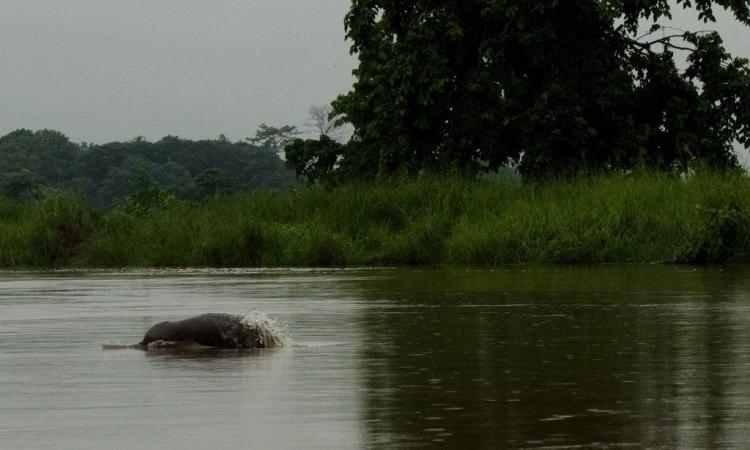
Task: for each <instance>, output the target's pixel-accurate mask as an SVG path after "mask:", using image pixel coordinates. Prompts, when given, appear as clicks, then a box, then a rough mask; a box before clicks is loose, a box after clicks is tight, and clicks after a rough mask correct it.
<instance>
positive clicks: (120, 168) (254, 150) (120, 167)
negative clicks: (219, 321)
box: [0, 130, 294, 207]
mask: <svg viewBox="0 0 750 450" xmlns="http://www.w3.org/2000/svg"><path fill="white" fill-rule="evenodd" d="M276 151H277V148H274V147H273V145H272V144H269V143H266V142H263V141H262V140H254V141H253V143H251V142H230V141H229V140H227V139H225V138H223V137H220V138H219V139H214V140H200V141H191V140H187V139H181V138H179V137H174V136H167V137H165V138H163V139H161V140H159V141H157V142H148V141H146V140H145V139H142V138H136V139H133V140H131V141H128V142H112V143H108V144H104V145H93V144H76V143H73V142H71V141H70V140H69V139H68V138H67V137H66V136H65V135H64V134H62V133H60V132H58V131H52V130H41V131H36V132H33V131H29V130H17V131H13V132H11V133H9V134H7V135H6V136H3V137H2V138H0V195H5V196H7V197H11V198H14V199H28V198H39V197H41V196H43V195H44V194H45V193H49V192H54V191H72V192H74V193H75V194H77V195H79V196H81V197H82V198H84V199H86V200H88V201H89V202H91V203H92V204H94V205H96V206H99V207H109V206H112V205H113V204H115V203H117V202H119V201H122V200H123V199H125V198H126V197H128V196H130V195H137V194H139V193H140V194H143V192H156V193H158V194H161V195H173V196H175V197H177V198H184V199H195V200H201V199H204V198H207V197H213V196H215V195H217V194H219V195H220V194H231V193H240V192H246V191H250V190H252V189H254V188H258V187H280V186H283V185H285V184H287V183H290V182H293V180H294V175H293V173H292V172H291V171H289V170H288V169H287V168H286V167H285V165H284V162H283V161H282V160H281V158H279V156H278V155H277V153H276Z"/></svg>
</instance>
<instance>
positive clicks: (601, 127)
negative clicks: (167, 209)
mask: <svg viewBox="0 0 750 450" xmlns="http://www.w3.org/2000/svg"><path fill="white" fill-rule="evenodd" d="M749 5H750V2H748V1H734V0H719V1H710V0H694V1H690V0H677V1H673V2H669V1H667V0H601V1H594V0H556V1H544V2H528V1H519V0H353V1H352V6H351V10H350V11H349V14H348V15H347V17H346V21H345V23H346V29H347V38H348V39H349V40H350V41H351V43H352V47H351V51H352V52H353V53H354V54H356V55H358V57H359V66H358V67H357V68H356V69H355V72H354V74H355V76H356V82H355V85H354V88H353V89H352V91H351V92H349V93H348V94H346V95H343V96H340V97H339V98H338V99H336V100H335V101H334V102H333V108H334V110H333V115H334V116H336V117H337V118H338V120H339V121H340V122H350V123H351V124H352V125H353V126H354V130H355V131H354V135H353V137H352V139H351V141H350V142H349V143H348V144H347V145H344V146H339V145H335V143H332V142H330V141H328V140H321V141H312V142H310V141H308V142H302V141H299V140H298V141H295V142H294V143H292V144H291V145H290V146H289V149H290V150H291V152H290V155H292V157H293V158H292V160H291V161H290V164H291V165H292V166H293V167H295V168H296V169H298V172H300V169H304V170H303V172H301V174H303V175H307V176H308V178H309V177H310V175H311V174H323V175H324V177H319V178H329V179H330V178H331V177H334V176H335V177H341V176H348V177H362V176H378V175H392V174H399V173H407V174H415V173H418V172H420V171H425V170H428V171H429V170H438V171H444V170H452V171H458V172H460V173H475V172H476V171H478V170H494V169H497V168H499V167H501V166H504V165H508V164H518V165H519V168H520V170H521V171H522V172H523V173H524V174H525V175H527V176H532V177H544V176H552V175H560V174H563V175H564V174H572V173H577V172H579V171H582V170H601V169H619V168H632V167H635V166H646V167H656V168H662V169H669V168H674V167H679V168H684V167H687V166H688V165H690V164H691V163H692V162H694V161H700V162H701V163H703V164H708V165H711V166H715V167H721V168H727V167H734V166H735V165H736V158H735V156H734V153H733V151H732V145H733V143H734V142H735V141H739V142H740V143H743V144H745V145H746V146H748V145H750V69H748V63H747V61H746V60H744V59H735V58H733V57H732V56H731V55H729V54H728V53H727V52H726V50H725V49H724V47H723V44H722V40H721V38H720V37H719V35H718V34H717V33H714V32H688V31H682V30H674V29H672V28H669V27H665V26H662V25H659V23H662V22H663V19H665V18H669V17H670V12H671V8H674V7H684V8H692V9H694V10H696V13H697V14H698V16H699V17H700V18H701V19H702V20H704V21H713V20H714V9H715V8H724V9H727V10H729V11H731V12H732V13H733V14H734V16H735V17H736V19H737V20H739V21H741V22H742V23H745V24H750V11H749V9H748V8H749ZM676 57H677V59H679V58H682V57H685V58H686V63H685V65H684V66H683V67H682V68H679V67H678V65H677V64H676V63H675V60H676ZM303 149H304V151H302V150H303ZM332 153H335V155H333V154H332ZM303 156H304V158H306V159H305V160H304V161H297V160H294V158H297V159H299V158H300V157H303ZM288 159H289V158H288ZM321 165H325V166H326V167H320V166H321Z"/></svg>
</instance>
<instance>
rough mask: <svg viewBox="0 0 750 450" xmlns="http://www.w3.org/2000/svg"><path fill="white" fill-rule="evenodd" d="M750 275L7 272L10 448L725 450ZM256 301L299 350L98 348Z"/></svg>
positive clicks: (736, 415) (736, 424)
mask: <svg viewBox="0 0 750 450" xmlns="http://www.w3.org/2000/svg"><path fill="white" fill-rule="evenodd" d="M748 275H750V269H748V268H745V267H733V268H728V269H720V268H706V269H691V268H685V267H640V266H639V267H596V268H581V267H579V268H565V269H561V268H509V269H499V270H485V269H435V270H387V269H383V270H351V271H349V270H347V271H241V270H235V271H223V272H207V271H179V272H178V271H166V272H164V271H140V272H127V271H126V272H118V273H114V272H93V273H88V272H78V273H55V274H40V273H36V274H24V273H3V274H0V311H2V315H0V376H1V378H0V436H2V438H1V439H2V442H3V445H0V446H2V447H3V448H5V446H6V445H7V448H105V447H117V448H128V447H144V448H193V447H208V446H211V447H215V448H224V447H230V446H234V447H241V448H265V447H271V448H371V447H380V448H393V447H409V448H411V447H415V446H425V447H443V448H500V447H507V448H517V447H531V448H534V447H542V448H543V447H568V446H581V447H592V448H599V447H602V446H623V447H627V446H634V447H643V446H645V447H670V448H675V447H679V448H722V447H742V446H744V445H745V442H748V440H750V427H748V426H747V424H748V423H750V381H749V380H750V378H749V377H747V376H746V373H747V372H748V370H749V369H750V301H749V299H750V295H749V294H750V277H748ZM251 308H257V309H258V310H260V311H264V312H266V313H268V315H269V316H270V317H273V318H274V319H277V320H278V321H279V322H280V323H282V324H286V326H287V332H288V333H289V334H291V335H292V336H293V338H294V340H295V342H297V343H299V344H301V346H297V347H291V346H288V347H285V348H281V349H274V350H253V351H245V352H237V351H216V350H208V351H201V352H142V351H137V350H120V351H102V350H101V344H103V343H105V342H109V341H112V340H113V339H114V340H119V341H121V342H123V343H132V342H137V341H138V340H140V338H141V337H142V334H143V332H144V331H145V330H146V329H147V328H148V327H149V326H150V325H152V324H154V323H156V322H158V321H161V320H165V319H179V318H184V317H188V316H191V315H195V314H200V313H203V312H213V311H223V312H231V313H242V312H245V311H247V310H249V309H251Z"/></svg>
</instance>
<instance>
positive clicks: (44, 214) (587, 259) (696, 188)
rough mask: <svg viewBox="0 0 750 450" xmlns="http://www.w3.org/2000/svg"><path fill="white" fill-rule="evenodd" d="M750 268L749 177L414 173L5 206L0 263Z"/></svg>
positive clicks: (1, 203)
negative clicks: (220, 194) (196, 200)
mask: <svg viewBox="0 0 750 450" xmlns="http://www.w3.org/2000/svg"><path fill="white" fill-rule="evenodd" d="M725 261H736V262H750V180H749V179H748V178H746V177H740V176H734V175H726V174H700V175H696V176H693V177H691V178H690V179H689V180H688V181H684V180H682V179H681V178H679V177H674V176H670V175H664V174H649V175H641V176H637V177H627V176H602V177H594V178H585V179H579V180H576V181H566V182H563V181H555V182H548V183H541V184H526V185H513V184H507V183H500V182H496V181H478V182H469V181H463V180H455V179H420V180H416V181H402V182H393V183H375V184H357V185H349V186H342V187H339V188H337V189H335V190H326V189H324V188H318V187H312V188H297V189H295V190H289V191H259V192H255V193H252V194H248V195H243V196H239V197H231V198H219V199H216V200H213V201H211V202H209V203H206V204H202V205H195V204H189V203H182V202H171V203H170V204H169V205H168V206H167V207H166V208H164V209H157V210H151V211H145V212H144V211H131V210H129V209H127V208H121V209H116V210H114V211H109V212H100V211H95V210H93V209H91V208H89V207H88V206H86V205H85V204H83V203H82V202H80V201H77V200H76V199H74V198H72V197H66V196H61V197H54V198H48V199H45V200H39V201H27V202H23V203H14V202H12V201H8V200H0V267H5V268H16V267H62V266H76V267H121V266H141V267H144V266H151V267H187V266H216V267H230V266H232V267H248V266H344V265H407V264H408V265H411V264H479V265H496V264H516V263H633V262H638V263H653V262H658V263H672V262H683V263H705V262H725Z"/></svg>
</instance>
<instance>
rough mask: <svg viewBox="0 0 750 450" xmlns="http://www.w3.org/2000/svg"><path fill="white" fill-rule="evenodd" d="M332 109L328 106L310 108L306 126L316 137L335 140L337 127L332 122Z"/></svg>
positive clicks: (334, 122) (333, 121)
mask: <svg viewBox="0 0 750 450" xmlns="http://www.w3.org/2000/svg"><path fill="white" fill-rule="evenodd" d="M332 113H333V109H332V108H331V107H330V106H311V107H310V109H309V111H308V113H307V116H308V120H307V125H308V126H309V127H310V128H312V129H313V130H314V131H315V132H317V133H318V136H328V137H329V138H331V139H333V140H337V138H338V137H339V136H338V133H336V129H337V128H338V127H339V125H338V124H337V123H336V121H335V120H332V117H331V116H332Z"/></svg>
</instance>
